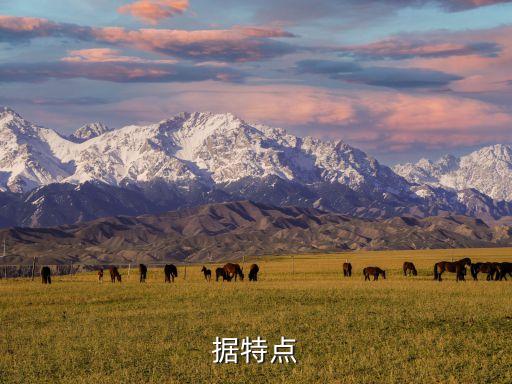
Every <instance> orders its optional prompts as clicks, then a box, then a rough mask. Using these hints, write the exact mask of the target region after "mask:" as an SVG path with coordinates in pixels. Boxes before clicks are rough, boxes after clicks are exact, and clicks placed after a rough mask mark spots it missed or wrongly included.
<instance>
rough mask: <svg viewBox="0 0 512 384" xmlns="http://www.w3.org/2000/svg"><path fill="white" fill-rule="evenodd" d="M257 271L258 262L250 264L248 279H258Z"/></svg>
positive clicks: (258, 269) (258, 268)
mask: <svg viewBox="0 0 512 384" xmlns="http://www.w3.org/2000/svg"><path fill="white" fill-rule="evenodd" d="M259 271H260V267H258V264H253V265H251V268H249V281H258V272H259Z"/></svg>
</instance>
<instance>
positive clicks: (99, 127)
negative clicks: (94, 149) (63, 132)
mask: <svg viewBox="0 0 512 384" xmlns="http://www.w3.org/2000/svg"><path fill="white" fill-rule="evenodd" d="M110 130H111V129H110V128H109V127H107V126H106V125H105V124H103V123H101V122H94V123H89V124H86V125H84V126H82V127H80V128H78V129H77V130H76V131H75V133H73V134H72V135H70V136H69V139H70V140H71V141H74V142H75V143H83V142H84V141H87V140H89V139H92V138H94V137H98V136H100V135H102V134H104V133H105V132H109V131H110Z"/></svg>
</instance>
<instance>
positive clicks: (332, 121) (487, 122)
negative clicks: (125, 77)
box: [115, 82, 512, 152]
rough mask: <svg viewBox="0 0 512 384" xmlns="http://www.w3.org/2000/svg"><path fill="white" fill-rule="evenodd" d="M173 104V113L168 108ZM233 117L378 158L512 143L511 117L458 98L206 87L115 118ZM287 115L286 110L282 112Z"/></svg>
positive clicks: (131, 105)
mask: <svg viewBox="0 0 512 384" xmlns="http://www.w3.org/2000/svg"><path fill="white" fill-rule="evenodd" d="M170 105H172V110H169V106H170ZM191 106H193V109H194V110H205V111H206V110H207V111H213V112H233V113H235V114H237V115H239V116H241V117H242V118H244V119H246V120H248V121H251V122H261V123H266V124H269V125H272V126H277V127H286V128H289V129H291V130H292V131H296V132H297V131H298V132H308V133H309V134H312V135H314V136H321V137H328V138H335V139H343V140H345V141H347V142H349V143H352V144H354V145H357V146H361V147H362V148H364V149H367V150H373V151H375V152H386V151H388V150H393V151H406V150H410V149H411V148H415V147H418V146H422V147H425V148H456V147H460V146H463V145H468V146H469V145H478V144H483V143H493V142H494V143H495V142H508V141H510V140H512V132H511V130H510V127H511V126H512V114H511V113H510V112H507V111H506V110H504V109H502V108H500V107H497V106H495V105H492V104H489V103H485V102H482V101H478V100H474V99H469V98H465V97H461V96H456V95H448V94H445V95H430V94H428V95H427V94H425V95H423V94H421V95H411V94H406V93H402V92H398V91H390V90H385V91H381V90H379V91H373V90H372V91H368V90H365V91H361V90H359V91H356V90H352V91H346V90H343V91H341V90H326V89H322V88H316V87H309V86H298V85H251V86H248V85H246V84H224V83H223V84H218V83H217V84H215V85H213V84H212V83H209V82H205V83H202V84H201V86H199V87H198V86H196V85H193V84H187V85H177V86H173V91H172V92H170V93H169V91H168V90H167V89H159V90H155V96H154V97H153V96H152V97H149V98H137V99H132V100H126V101H123V102H121V103H118V104H116V105H115V108H116V113H120V114H130V113H136V117H135V118H137V119H139V120H142V121H146V122H148V121H152V120H154V119H155V117H156V116H158V118H165V117H168V115H169V114H170V113H173V112H178V111H181V110H190V109H191ZM284 111H285V112H284Z"/></svg>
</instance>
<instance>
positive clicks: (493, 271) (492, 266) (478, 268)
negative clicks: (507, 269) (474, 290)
mask: <svg viewBox="0 0 512 384" xmlns="http://www.w3.org/2000/svg"><path fill="white" fill-rule="evenodd" d="M470 270H471V276H472V277H473V280H475V281H476V280H478V274H479V273H480V272H482V273H487V281H490V280H494V276H495V275H496V278H497V275H498V264H497V263H474V264H471V269H470Z"/></svg>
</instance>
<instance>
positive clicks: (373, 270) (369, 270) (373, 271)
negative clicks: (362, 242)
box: [363, 267, 386, 281]
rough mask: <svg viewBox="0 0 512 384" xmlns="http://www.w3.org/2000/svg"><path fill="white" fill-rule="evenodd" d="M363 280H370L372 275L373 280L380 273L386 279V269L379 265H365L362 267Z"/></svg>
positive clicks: (377, 277) (376, 278)
mask: <svg viewBox="0 0 512 384" xmlns="http://www.w3.org/2000/svg"><path fill="white" fill-rule="evenodd" d="M363 275H364V281H366V280H368V281H370V276H373V281H375V280H378V279H379V275H382V278H383V279H386V271H384V270H382V269H380V268H379V267H366V268H365V269H363Z"/></svg>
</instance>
